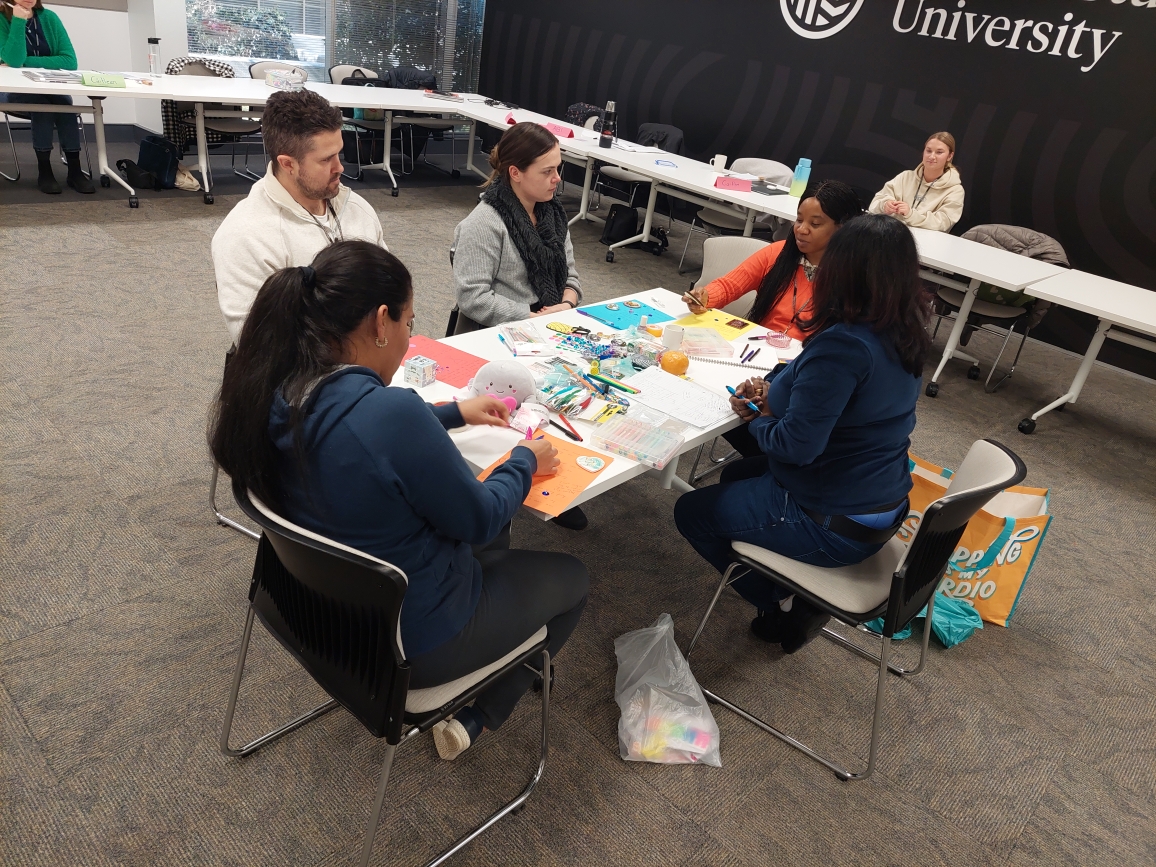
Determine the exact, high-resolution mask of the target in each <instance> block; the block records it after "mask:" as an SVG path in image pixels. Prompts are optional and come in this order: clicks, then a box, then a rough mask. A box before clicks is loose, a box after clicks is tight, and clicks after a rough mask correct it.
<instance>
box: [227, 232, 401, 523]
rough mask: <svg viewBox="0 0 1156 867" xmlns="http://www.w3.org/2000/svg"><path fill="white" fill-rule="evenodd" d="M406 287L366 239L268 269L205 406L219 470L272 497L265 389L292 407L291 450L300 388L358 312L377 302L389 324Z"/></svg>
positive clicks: (320, 368)
mask: <svg viewBox="0 0 1156 867" xmlns="http://www.w3.org/2000/svg"><path fill="white" fill-rule="evenodd" d="M412 294H413V281H412V279H411V278H410V274H409V271H408V270H406V267H405V265H403V264H402V263H401V262H400V261H399V260H398V258H397V257H396V256H394V255H393V254H392V253H388V252H386V251H385V250H383V249H382V248H381V247H379V246H377V245H376V244H370V243H368V242H367V241H339V242H338V243H336V244H332V245H330V246H328V247H326V248H325V249H324V250H322V251H321V252H320V253H318V254H317V256H316V258H314V260H313V264H312V265H310V266H307V267H302V268H284V269H282V270H280V271H278V272H276V273H275V274H273V275H272V276H270V277H269V279H268V280H266V281H265V284H264V285H263V286H262V287H261V291H260V292H258V293H257V299H256V300H255V301H254V302H253V307H252V308H251V309H250V310H249V316H248V318H247V319H246V320H245V327H244V328H243V329H242V330H241V338H240V340H238V341H237V352H236V354H235V355H234V356H233V358H232V359H231V360H230V361H229V363H228V365H227V366H226V368H225V379H224V382H223V383H222V384H221V391H220V393H219V395H218V397H217V401H216V403H215V404H214V406H213V408H212V412H211V417H210V420H209V447H210V449H211V450H212V452H213V457H215V458H216V459H217V463H218V464H220V465H221V468H222V469H224V470H225V472H227V473H228V474H229V475H230V476H231V477H232V478H233V480H234V481H239V482H241V483H242V484H244V486H245V487H246V488H248V489H249V490H251V491H253V493H255V494H256V495H257V496H258V497H260V498H261V499H263V500H266V501H267V502H269V503H277V502H278V501H279V499H280V496H279V485H278V483H277V471H276V470H277V460H278V454H277V448H276V446H275V445H274V444H273V440H272V439H271V438H270V436H269V410H270V409H271V407H272V405H273V398H274V396H275V395H276V394H277V392H278V391H280V393H281V396H282V397H283V398H284V399H285V401H286V402H287V403H288V404H289V405H290V407H292V414H291V416H290V428H291V429H292V430H293V432H294V438H295V440H296V444H297V447H298V448H300V447H301V445H300V423H301V419H302V410H303V406H302V405H303V403H304V399H303V398H304V395H305V393H306V391H307V390H308V389H309V388H310V387H311V386H312V385H314V384H315V383H316V382H317V381H318V379H320V378H321V377H324V376H325V375H326V374H328V373H330V372H332V371H333V370H334V369H336V367H337V365H338V358H339V357H340V355H341V351H342V347H343V345H344V344H345V343H346V341H347V340H348V338H349V335H350V334H351V333H352V332H353V331H355V330H356V329H357V328H358V327H359V326H360V325H361V324H362V323H363V322H364V321H365V319H366V317H368V316H370V315H372V314H373V313H374V312H375V311H376V310H377V309H378V308H379V307H380V306H381V305H382V304H384V305H386V306H387V307H388V308H389V317H390V319H392V320H394V321H395V322H396V321H397V320H398V319H400V318H401V314H402V311H403V310H404V309H405V307H406V305H407V304H408V303H409V300H410V297H411V296H412Z"/></svg>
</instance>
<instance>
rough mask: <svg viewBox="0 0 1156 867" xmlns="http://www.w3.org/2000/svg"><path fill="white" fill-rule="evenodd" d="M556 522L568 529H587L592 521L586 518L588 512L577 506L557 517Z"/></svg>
mask: <svg viewBox="0 0 1156 867" xmlns="http://www.w3.org/2000/svg"><path fill="white" fill-rule="evenodd" d="M554 523H555V524H557V525H558V526H559V527H565V528H566V529H567V530H585V529H586V526H587V525H588V524H589V523H590V522H589V521H588V520H587V519H586V513H585V512H583V511H582V510H581V509H580V508H578V507H577V506H575V507H574V508H573V509H567V510H566V511H565V512H563V513H562V514H561V515H559V516H558V517H557V518H555V519H554Z"/></svg>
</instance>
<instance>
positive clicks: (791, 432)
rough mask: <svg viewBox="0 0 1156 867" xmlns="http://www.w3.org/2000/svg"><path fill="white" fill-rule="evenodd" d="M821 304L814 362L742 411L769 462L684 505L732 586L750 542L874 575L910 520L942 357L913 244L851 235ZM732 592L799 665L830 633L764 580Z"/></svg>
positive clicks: (827, 269)
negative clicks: (933, 372)
mask: <svg viewBox="0 0 1156 867" xmlns="http://www.w3.org/2000/svg"><path fill="white" fill-rule="evenodd" d="M811 298H812V300H811V310H810V313H809V315H808V316H806V317H805V318H803V319H802V320H801V322H800V327H801V328H802V330H803V331H804V332H805V333H806V334H807V337H806V339H805V340H804V342H803V351H802V353H801V354H800V355H799V356H798V357H797V358H796V359H795V360H794V361H792V362H791V363H790V364H789V365H788V366H787V367H786V368H784V369H783V370H782V371H781V372H780V373H779V375H778V376H776V377H775V378H774V379H773V380H772V381H771V382H769V383H768V382H764V381H763V380H761V379H760V380H752V381H748V382H746V383H743V386H744V387H743V389H742V393H743V394H745V395H746V396H747V397H748V398H749V399H750V400H752V401H753V402H754V404H755V405H756V406H757V407H758V408H759V411H758V413H755V412H753V411H751V410H750V409H749V408H748V407H747V406H746V402H745V401H737V402H732V406H735V405H736V404H737V408H736V410H735V411H736V412H737V413H738V414H739V415H740V416H742V417H743V418H744V419H747V420H749V421H750V426H749V427H750V433H751V435H752V436H753V438H754V440H755V441H756V442H757V443H758V445H759V448H760V449H761V451H762V452H763V454H762V455H761V456H758V457H749V458H746V459H745V460H742V461H738V462H736V463H733V464H731V465H729V466H728V467H727V468H726V469H724V470H723V472H722V475H721V477H720V482H719V484H717V485H712V486H710V487H706V488H702V489H701V490H697V491H692V492H691V493H688V494H685V495H683V496H682V497H681V498H680V499H679V501H678V503H677V504H676V505H675V509H674V519H675V523H676V524H677V525H678V529H679V532H681V533H682V535H683V536H684V537H685V538H686V540H687V541H688V542H690V544H691V545H692V546H693V547H694V549H695V550H696V551H698V553H699V554H701V555H702V557H703V558H704V559H705V560H707V561H708V562H709V563H710V564H711V565H712V566H714V567H715V568H716V569H718V570H719V572H724V571H726V569H727V567H728V566H729V565H730V563H731V562H732V561H731V542H732V541H736V540H738V541H743V542H749V543H751V544H753V545H758V546H759V547H761V548H766V549H768V550H771V551H775V552H776V553H779V554H783V555H785V556H787V557H791V558H793V559H795V560H799V561H801V562H803V563H810V564H812V565H815V566H825V567H837V566H845V565H851V564H854V563H860V562H862V561H863V560H866V559H867V558H868V557H870V556H871V555H872V554H874V553H875V552H876V551H878V550H879V549H880V548H882V547H883V545H884V544H885V543H886V542H887V540H888V539H889V538H890V537H891V536H892V535H893V534H894V532H895V529H896V528H897V525H898V523H899V522H901V521H902V520H903V518H904V517H905V516H906V514H907V494H908V491H910V490H911V476H910V473H909V471H908V464H907V461H908V458H907V450H908V448H909V446H910V439H909V437H910V435H911V431H912V430H914V428H915V403H916V401H917V400H918V398H919V387H920V381H921V377H922V374H923V359H924V356H925V355H926V353H927V350H928V347H929V346H930V343H931V340H930V338H929V336H928V334H927V328H926V326H927V321H928V317H929V315H930V308H929V306H928V300H927V295H926V293H925V292H924V291H923V287H922V284H921V281H920V279H919V259H918V257H917V255H916V250H915V239H914V238H913V237H912V236H911V232H910V230H909V229H908V228H907V227H906V226H904V225H903V224H902V223H901V222H899V221H898V220H895V219H892V218H891V217H885V216H878V215H864V216H861V217H856V218H854V219H852V220H849V221H848V222H846V223H844V224H843V226H842V227H841V228H840V229H839V230H838V231H837V232H836V233H835V234H834V236H833V237H832V238H831V241H830V243H829V244H828V245H827V251H826V253H825V254H824V256H823V266H822V267H821V268H820V269H819V271H818V275H817V277H816V279H815V284H814V289H813V292H812V296H811ZM731 586H732V587H734V589H735V590H736V591H737V592H738V593H739V594H740V595H741V596H742V597H743V598H744V599H746V600H747V601H748V602H750V603H752V604H753V605H754V606H755V607H756V608H757V609H758V612H759V614H758V616H757V617H756V618H755V620H754V622H752V624H751V629H752V631H753V632H754V633H755V635H756V636H758V637H759V638H762V639H764V640H766V641H770V642H774V643H779V644H782V646H783V650H784V651H786V652H787V653H794V652H795V651H796V650H798V649H799V648H801V647H802V646H803V645H804V644H806V643H807V642H808V641H810V640H811V639H812V638H814V637H815V636H816V635H818V633H819V631H820V630H821V629H822V627H823V626H824V625H825V624H826V622H827V620H828V618H827V616H826V615H825V614H823V613H821V612H819V611H817V610H816V609H814V608H813V607H812V606H810V605H809V604H807V603H806V602H804V601H803V600H802V599H799V598H795V597H787V598H783V597H782V592H781V591H780V590H779V588H778V587H777V585H774V584H772V583H771V582H770V581H767V580H766V579H765V578H763V577H761V576H759V575H755V574H747V575H745V576H744V577H742V578H739V579H738V580H737V581H735V582H734V583H733V584H732V585H731Z"/></svg>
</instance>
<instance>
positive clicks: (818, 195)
mask: <svg viewBox="0 0 1156 867" xmlns="http://www.w3.org/2000/svg"><path fill="white" fill-rule="evenodd" d="M812 198H813V199H818V201H819V207H820V208H822V209H823V213H824V214H826V215H827V216H828V217H830V218H831V219H832V220H833V221H834V222H835V224H836V225H838V226H841V225H843V223H845V222H847V221H848V220H850V219H851V218H852V217H857V216H859V215H860V214H862V213H863V204H862V203H861V202H860V201H859V196H858V195H856V193H855V191H854V190H853V189H851V188H850V187H849V186H847V184H845V183H843V182H842V181H823V182H821V183H819V184H812V185H811V186H808V187H807V189H806V191H805V192H804V193H803V197H802V198H801V199H799V204H800V205H801V204H802V203H803V202H804V201H806V200H807V199H812ZM800 255H801V254H800V253H799V245H798V244H796V243H795V232H794V230H793V229H792V231H791V232H790V233H789V234H788V235H787V239H786V242H785V243H784V244H783V249H782V250H781V251H780V252H779V258H777V259H776V260H775V264H774V265H772V266H771V270H770V271H768V272H767V276H766V277H764V278H763V282H762V284H760V286H759V290H758V293H757V294H756V295H755V303H754V304H753V305H751V312H750V313H748V314H747V319H749V320H750V321H751V322H762V321H763V319H765V318H766V316H767V314H768V313H770V312H771V310H772V309H773V308H774V306H775V305H776V304H777V303H778V301H779V299H780V298H781V297H782V296H783V293H784V292H786V291H787V288H788V287H789V286H790V285H791V281H792V280H793V279H794V278H795V272H796V271H798V270H799V256H800Z"/></svg>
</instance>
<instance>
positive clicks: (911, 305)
mask: <svg viewBox="0 0 1156 867" xmlns="http://www.w3.org/2000/svg"><path fill="white" fill-rule="evenodd" d="M929 299H930V296H929V295H928V293H927V292H926V290H924V288H923V282H922V280H920V277H919V254H918V252H917V251H916V249H915V238H914V237H913V236H912V234H911V230H910V229H908V228H907V226H905V225H904V224H903V223H901V222H900V221H899V220H897V219H895V218H894V217H888V216H884V215H883V214H864V215H863V216H861V217H856V218H855V219H853V220H848V221H847V222H846V223H844V224H843V226H842V227H841V228H840V229H839V230H838V231H837V232H836V233H835V234H834V236H833V237H832V238H831V242H830V243H829V244H828V245H827V252H826V253H824V254H823V266H822V267H821V268H820V269H819V273H818V275H817V276H816V277H815V285H814V288H813V289H812V293H811V315H810V316H809V317H806V318H802V317H801V318H800V322H799V326H800V327H801V328H802V329H803V330H804V331H806V332H808V336H807V340H810V339H811V338H813V337H814V336H815V335H817V334H821V333H822V332H823V331H825V330H826V329H828V328H830V327H831V326H832V325H837V324H838V323H840V322H843V323H847V324H862V325H870V326H871V328H872V330H873V331H875V333H876V334H879V335H881V336H882V337H883V339H884V340H885V342H887V343H889V344H890V345H891V346H892V347H893V348H894V350H895V354H896V355H897V356H898V358H899V363H900V364H901V365H902V366H903V369H904V370H906V371H907V372H908V373H910V374H911V375H912V376H922V375H923V362H924V359H925V357H926V356H927V350H928V349H929V348H930V346H931V337H930V336H929V335H928V333H927V322H928V319H929V318H930V316H931V302H930V300H929Z"/></svg>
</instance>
